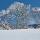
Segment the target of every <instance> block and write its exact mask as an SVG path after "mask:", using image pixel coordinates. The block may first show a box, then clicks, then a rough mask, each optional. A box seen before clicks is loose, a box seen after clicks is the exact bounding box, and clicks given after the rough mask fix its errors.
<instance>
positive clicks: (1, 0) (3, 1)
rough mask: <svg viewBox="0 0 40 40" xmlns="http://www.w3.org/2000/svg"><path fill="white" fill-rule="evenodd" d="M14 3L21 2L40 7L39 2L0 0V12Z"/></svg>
mask: <svg viewBox="0 0 40 40" xmlns="http://www.w3.org/2000/svg"><path fill="white" fill-rule="evenodd" d="M14 1H18V2H23V3H25V4H26V3H28V4H31V5H32V6H38V7H40V0H0V10H2V9H6V8H8V7H9V5H10V4H12V3H13V2H14Z"/></svg>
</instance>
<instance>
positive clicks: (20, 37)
mask: <svg viewBox="0 0 40 40" xmlns="http://www.w3.org/2000/svg"><path fill="white" fill-rule="evenodd" d="M0 40H40V29H15V30H0Z"/></svg>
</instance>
